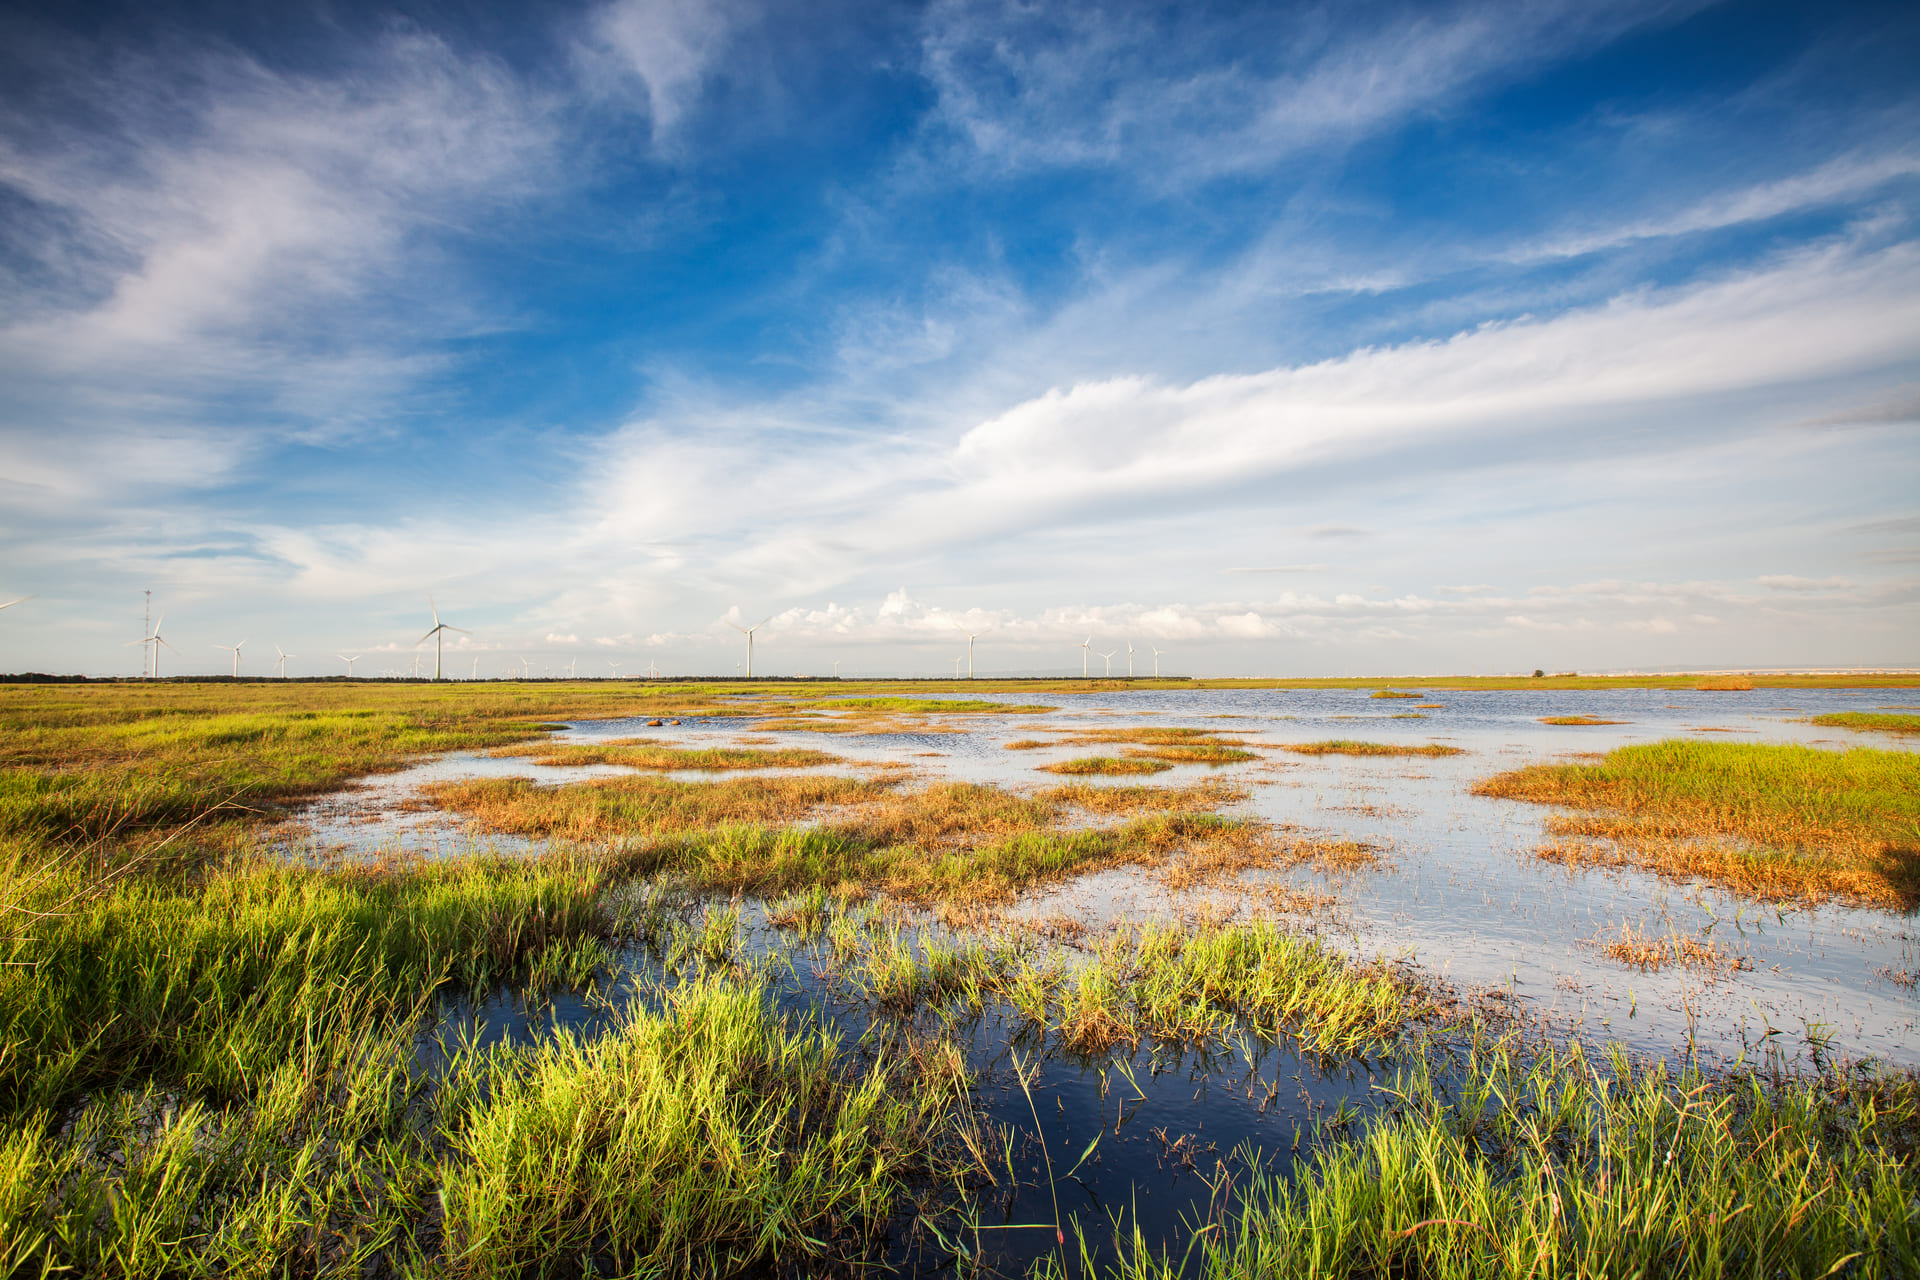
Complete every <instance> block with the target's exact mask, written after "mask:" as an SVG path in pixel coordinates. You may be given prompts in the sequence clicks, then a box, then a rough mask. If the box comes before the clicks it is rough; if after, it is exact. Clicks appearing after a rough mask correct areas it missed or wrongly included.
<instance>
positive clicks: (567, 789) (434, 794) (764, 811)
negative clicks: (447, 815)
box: [424, 775, 890, 842]
mask: <svg viewBox="0 0 1920 1280" xmlns="http://www.w3.org/2000/svg"><path fill="white" fill-rule="evenodd" d="M889 789H890V784H889V783H887V782H885V781H873V780H868V779H862V778H839V777H774V778H729V779H727V780H725V781H722V782H676V781H672V780H670V779H666V778H654V777H648V776H645V775H641V776H637V777H632V778H601V779H596V780H594V781H592V782H583V783H574V784H570V785H568V786H560V787H543V786H539V785H537V784H535V783H533V782H532V781H530V780H528V779H526V778H475V779H468V780H465V781H458V782H439V783H433V784H430V785H429V786H427V787H426V788H424V793H425V795H426V796H427V797H428V798H429V799H430V800H432V801H433V803H434V804H436V805H438V806H439V807H440V808H442V809H449V810H452V811H454V812H456V813H459V814H461V815H463V816H464V817H466V818H467V819H468V820H470V821H472V822H473V823H475V824H477V825H478V826H479V827H480V828H481V829H482V830H485V831H493V832H499V833H502V834H510V835H522V836H532V837H539V838H545V839H558V840H578V841H583V842H590V841H602V840H610V839H617V838H628V837H635V836H639V837H656V836H664V835H676V834H680V833H683V832H687V831H697V830H704V829H709V828H713V827H719V826H725V825H728V824H731V823H762V824H768V823H789V822H797V821H799V820H801V819H803V818H806V817H808V816H811V815H812V814H814V813H815V812H816V811H818V810H821V809H823V808H826V807H828V806H845V805H851V804H858V803H860V802H862V801H872V800H877V799H879V798H881V797H883V796H885V795H886V794H887V793H888V791H889Z"/></svg>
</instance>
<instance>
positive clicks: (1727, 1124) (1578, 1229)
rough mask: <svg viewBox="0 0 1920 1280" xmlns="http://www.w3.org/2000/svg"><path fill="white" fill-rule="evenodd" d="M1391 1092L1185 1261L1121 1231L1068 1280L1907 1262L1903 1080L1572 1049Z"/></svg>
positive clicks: (1258, 1178)
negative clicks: (1758, 1071) (1116, 1252)
mask: <svg viewBox="0 0 1920 1280" xmlns="http://www.w3.org/2000/svg"><path fill="white" fill-rule="evenodd" d="M1389 1092H1390V1093H1391V1095H1392V1097H1393V1098H1394V1099H1395V1105H1394V1106H1393V1107H1392V1108H1391V1109H1390V1110H1387V1111H1385V1112H1381V1113H1376V1115H1375V1116H1374V1117H1373V1118H1370V1119H1367V1120H1364V1121H1362V1122H1360V1123H1359V1125H1358V1127H1357V1128H1348V1127H1346V1126H1342V1127H1340V1128H1338V1129H1335V1130H1332V1131H1331V1133H1330V1134H1329V1135H1328V1136H1323V1137H1321V1138H1320V1139H1319V1140H1318V1142H1317V1143H1316V1144H1315V1146H1314V1147H1313V1148H1312V1150H1311V1153H1310V1154H1309V1155H1308V1156H1307V1158H1306V1159H1304V1160H1302V1161H1299V1162H1297V1163H1296V1164H1295V1165H1294V1168H1293V1171H1292V1173H1291V1175H1286V1174H1277V1173H1273V1172H1269V1171H1267V1170H1265V1169H1258V1168H1256V1169H1254V1170H1253V1171H1252V1172H1251V1174H1250V1176H1249V1177H1248V1178H1247V1179H1246V1180H1245V1181H1243V1182H1241V1184H1240V1186H1239V1188H1238V1190H1237V1191H1236V1192H1235V1196H1234V1201H1233V1203H1232V1206H1231V1207H1230V1208H1229V1209H1228V1210H1227V1211H1226V1212H1225V1215H1224V1217H1223V1220H1222V1222H1221V1227H1222V1229H1221V1230H1218V1231H1208V1232H1204V1233H1199V1234H1197V1235H1196V1236H1195V1237H1194V1240H1193V1253H1192V1254H1191V1255H1189V1256H1187V1257H1185V1258H1182V1257H1178V1256H1174V1255H1169V1254H1165V1253H1159V1252H1156V1251H1155V1250H1153V1249H1152V1248H1151V1247H1149V1246H1147V1245H1146V1243H1145V1242H1144V1241H1143V1240H1141V1239H1139V1238H1138V1237H1137V1236H1136V1237H1135V1238H1134V1239H1133V1240H1131V1241H1126V1240H1123V1241H1120V1242H1119V1243H1120V1244H1121V1247H1122V1252H1123V1254H1124V1257H1123V1260H1122V1261H1121V1262H1120V1263H1119V1264H1118V1265H1116V1266H1112V1267H1100V1266H1087V1267H1086V1268H1085V1269H1084V1274H1089V1275H1105V1276H1111V1277H1114V1278H1115V1280H1149V1278H1152V1280H1162V1278H1164V1280H1172V1277H1174V1276H1177V1275H1185V1274H1192V1264H1193V1263H1195V1262H1197V1263H1198V1264H1199V1267H1198V1271H1199V1273H1200V1274H1204V1275H1207V1276H1210V1277H1217V1278H1219V1280H1229V1278H1234V1277H1248V1278H1251V1277H1254V1276H1276V1275H1284V1276H1302V1277H1325V1278H1327V1280H1336V1278H1344V1277H1349V1276H1352V1277H1371V1276H1389V1275H1392V1276H1399V1275H1407V1276H1425V1277H1433V1278H1434V1280H1469V1278H1472V1280H1479V1278H1481V1277H1507V1278H1511V1280H1520V1278H1521V1277H1535V1276H1594V1277H1599V1276H1657V1275H1672V1276H1718V1275H1755V1276H1758V1275H1768V1276H1772V1275H1792V1276H1831V1275H1855V1276H1861V1277H1866V1278H1871V1280H1881V1278H1882V1277H1894V1276H1904V1275H1911V1274H1913V1273H1914V1272H1915V1270H1916V1269H1917V1268H1920V1216H1916V1215H1915V1213H1914V1211H1913V1205H1914V1204H1915V1203H1916V1197H1920V1166H1916V1164H1915V1162H1914V1160H1913V1152H1912V1149H1911V1145H1910V1144H1911V1139H1912V1136H1913V1134H1914V1131H1915V1124H1916V1116H1915V1112H1916V1101H1917V1100H1920V1089H1916V1087H1915V1085H1914V1082H1913V1081H1912V1080H1910V1079H1908V1080H1893V1081H1869V1082H1866V1083H1854V1082H1849V1081H1846V1080H1840V1081H1798V1082H1793V1083H1788V1084H1785V1085H1782V1086H1779V1087H1769V1086H1768V1085H1767V1084H1765V1083H1764V1082H1763V1081H1761V1080H1760V1079H1759V1078H1757V1077H1751V1076H1749V1077H1745V1078H1742V1079H1739V1080H1737V1081H1736V1080H1726V1081H1720V1080H1713V1079H1709V1078H1707V1077H1705V1076H1703V1075H1701V1074H1699V1073H1697V1072H1693V1071H1687V1072H1684V1073H1680V1074H1673V1073H1670V1072H1669V1071H1667V1070H1666V1069H1665V1068H1663V1067H1660V1066H1655V1067H1652V1068H1648V1069H1644V1070H1635V1069H1634V1068H1633V1067H1631V1066H1630V1065H1629V1064H1628V1063H1627V1061H1626V1060H1625V1059H1624V1058H1622V1057H1618V1056H1616V1057H1614V1058H1613V1059H1612V1060H1611V1061H1608V1060H1604V1059H1603V1060H1599V1061H1595V1060H1593V1059H1591V1058H1589V1057H1587V1056H1586V1055H1584V1054H1583V1053H1581V1052H1580V1051H1578V1050H1574V1051H1569V1052H1565V1053H1560V1054H1547V1055H1545V1056H1542V1057H1540V1058H1538V1059H1535V1060H1533V1061H1532V1062H1530V1063H1527V1064H1525V1065H1521V1064H1519V1063H1517V1062H1516V1061H1515V1060H1514V1059H1513V1058H1512V1057H1511V1056H1510V1055H1509V1054H1508V1053H1507V1052H1506V1051H1505V1050H1504V1049H1500V1048H1494V1049H1492V1050H1484V1049H1483V1050H1479V1051H1476V1052H1475V1053H1474V1054H1473V1056H1472V1057H1471V1059H1470V1060H1469V1062H1468V1063H1467V1066H1466V1071H1465V1073H1464V1077H1463V1079H1462V1080H1461V1082H1460V1084H1459V1085H1458V1086H1457V1087H1455V1088H1453V1089H1449V1088H1447V1087H1445V1086H1444V1085H1443V1084H1442V1083H1441V1082H1440V1081H1439V1080H1437V1079H1436V1077H1435V1073H1434V1072H1433V1071H1432V1070H1431V1069H1430V1068H1429V1067H1427V1066H1426V1065H1425V1064H1421V1065H1418V1066H1416V1067H1414V1068H1411V1069H1410V1070H1408V1071H1405V1072H1403V1073H1402V1074H1401V1076H1400V1078H1399V1079H1398V1080H1397V1081H1396V1082H1395V1083H1394V1085H1393V1086H1392V1088H1391V1090H1390V1091H1389ZM1903 1138H1904V1143H1903V1141H1902V1139H1903ZM1083 1247H1084V1246H1083ZM1083 1261H1084V1260H1083ZM1045 1274H1052V1275H1059V1274H1061V1272H1060V1270H1059V1268H1058V1267H1057V1266H1055V1267H1054V1269H1053V1270H1052V1271H1050V1272H1048V1273H1045Z"/></svg>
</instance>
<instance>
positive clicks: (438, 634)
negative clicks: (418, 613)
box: [413, 596, 473, 680]
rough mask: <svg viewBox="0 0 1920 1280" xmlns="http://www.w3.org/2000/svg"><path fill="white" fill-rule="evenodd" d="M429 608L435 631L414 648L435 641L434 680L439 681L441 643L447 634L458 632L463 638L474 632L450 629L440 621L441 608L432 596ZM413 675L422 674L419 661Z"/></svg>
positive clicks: (455, 628) (420, 639)
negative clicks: (431, 612)
mask: <svg viewBox="0 0 1920 1280" xmlns="http://www.w3.org/2000/svg"><path fill="white" fill-rule="evenodd" d="M427 608H429V609H431V610H433V630H431V631H429V632H427V634H425V635H423V636H421V637H420V638H419V639H418V640H415V641H414V642H413V643H414V648H415V649H416V650H418V648H419V646H421V645H423V644H425V643H426V642H427V641H429V640H431V641H433V678H434V679H435V680H438V679H439V678H440V643H441V641H442V640H443V639H444V638H445V633H446V632H448V631H458V632H459V633H460V634H461V635H463V636H470V635H472V634H473V632H471V631H468V630H466V629H464V628H462V627H450V626H448V625H447V624H446V623H444V622H442V621H440V607H439V606H438V605H436V604H434V602H433V597H432V596H428V597H427ZM413 673H414V674H415V675H419V674H420V664H419V663H418V661H416V662H415V663H414V672H413Z"/></svg>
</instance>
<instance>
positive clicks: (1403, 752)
mask: <svg viewBox="0 0 1920 1280" xmlns="http://www.w3.org/2000/svg"><path fill="white" fill-rule="evenodd" d="M1280 749H1281V750H1282V751H1291V752H1293V753H1294V754H1296V755H1303V756H1457V755H1464V754H1465V752H1464V751H1462V749H1461V748H1459V747H1448V746H1443V745H1441V744H1440V743H1437V742H1429V743H1425V744H1419V743H1403V742H1356V741H1354V740H1353V739H1351V738H1329V739H1327V740H1325V741H1323V742H1289V743H1285V744H1283V745H1282V746H1281V748H1280Z"/></svg>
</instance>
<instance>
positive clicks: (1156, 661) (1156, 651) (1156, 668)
mask: <svg viewBox="0 0 1920 1280" xmlns="http://www.w3.org/2000/svg"><path fill="white" fill-rule="evenodd" d="M1147 648H1149V649H1151V650H1153V678H1154V679H1155V680H1158V679H1159V678H1160V655H1161V654H1162V653H1164V652H1166V651H1165V650H1164V649H1162V648H1161V647H1160V646H1159V645H1157V644H1150V645H1148V646H1147Z"/></svg>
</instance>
